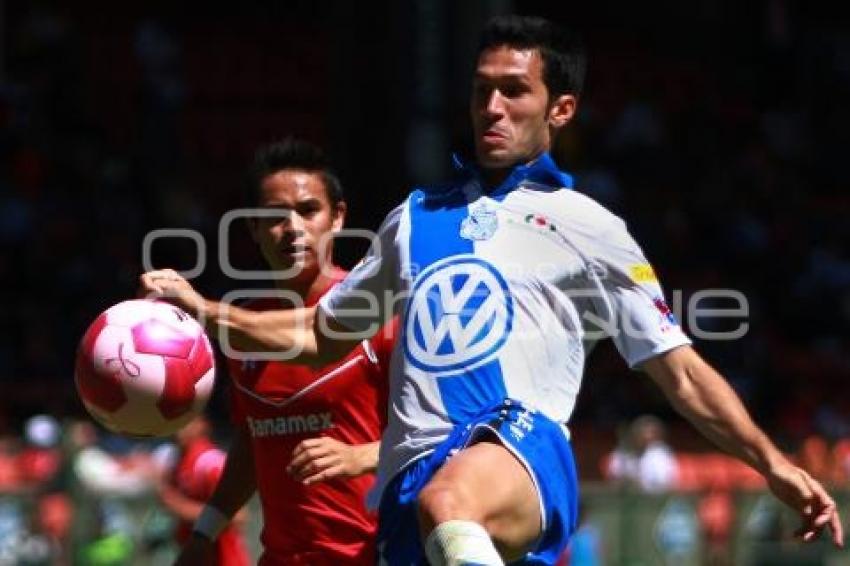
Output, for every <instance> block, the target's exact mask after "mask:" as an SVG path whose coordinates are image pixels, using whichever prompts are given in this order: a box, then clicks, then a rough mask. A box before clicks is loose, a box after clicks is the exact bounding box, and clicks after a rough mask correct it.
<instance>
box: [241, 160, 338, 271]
mask: <svg viewBox="0 0 850 566" xmlns="http://www.w3.org/2000/svg"><path fill="white" fill-rule="evenodd" d="M258 204H259V206H260V207H262V208H269V209H275V210H280V211H282V212H284V213H285V214H286V216H285V217H277V218H259V219H255V220H253V221H252V226H253V235H254V240H255V241H256V242H257V244H258V245H259V246H260V252H261V253H262V254H263V257H264V258H265V260H266V262H267V263H268V264H269V267H271V268H272V269H275V270H285V269H287V270H288V269H291V268H294V267H295V268H298V269H297V275H295V279H296V280H304V281H311V280H312V279H314V278H315V277H316V275H317V274H318V273H319V270H320V269H321V268H322V267H323V266H328V265H329V264H330V263H331V261H332V255H331V252H332V245H333V238H332V235H333V234H334V233H336V232H338V231H339V230H340V229H341V228H342V223H343V221H344V219H345V203H339V204H337V206H336V207H333V206H331V202H330V199H329V198H328V193H327V191H326V190H325V186H324V183H323V182H322V177H321V175H319V174H317V173H312V172H307V171H300V170H297V169H284V170H282V171H278V172H276V173H273V174H271V175H269V176H267V177H265V178H264V179H263V180H262V183H261V184H260V201H259V203H258Z"/></svg>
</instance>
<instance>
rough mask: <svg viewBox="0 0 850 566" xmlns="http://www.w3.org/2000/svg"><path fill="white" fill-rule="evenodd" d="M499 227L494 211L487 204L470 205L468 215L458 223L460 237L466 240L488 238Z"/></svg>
mask: <svg viewBox="0 0 850 566" xmlns="http://www.w3.org/2000/svg"><path fill="white" fill-rule="evenodd" d="M498 229H499V219H498V217H497V216H496V211H495V210H493V209H492V208H490V207H488V206H487V205H480V206H476V207H474V208H473V207H470V209H469V216H467V217H466V218H464V219H463V221H462V222H461V223H460V237H461V238H466V239H467V240H489V239H490V238H492V237H493V234H495V233H496V230H498Z"/></svg>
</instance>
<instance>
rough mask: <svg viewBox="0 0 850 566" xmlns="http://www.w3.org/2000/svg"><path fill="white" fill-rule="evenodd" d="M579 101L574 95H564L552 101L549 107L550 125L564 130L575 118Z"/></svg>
mask: <svg viewBox="0 0 850 566" xmlns="http://www.w3.org/2000/svg"><path fill="white" fill-rule="evenodd" d="M577 107H578V100H577V99H576V97H575V96H574V95H572V94H562V95H561V96H558V97H557V98H555V100H553V101H552V104H551V106H550V107H549V125H550V126H551V127H553V128H556V129H557V128H562V127H564V126H566V125H567V122H569V121H570V120H572V119H573V116H575V113H576V108H577Z"/></svg>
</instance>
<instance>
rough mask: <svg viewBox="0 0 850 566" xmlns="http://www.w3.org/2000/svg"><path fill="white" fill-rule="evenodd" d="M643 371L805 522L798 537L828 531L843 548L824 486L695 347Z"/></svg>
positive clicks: (809, 537) (661, 359) (662, 358)
mask: <svg viewBox="0 0 850 566" xmlns="http://www.w3.org/2000/svg"><path fill="white" fill-rule="evenodd" d="M644 369H645V370H646V372H647V373H649V375H650V376H651V377H652V379H653V380H654V381H655V382H656V383H657V384H658V385H659V386H660V387H661V389H662V390H663V391H664V394H665V395H666V396H667V398H668V399H669V400H670V402H671V403H672V404H673V406H674V407H675V408H676V410H677V411H679V413H681V414H682V415H683V416H684V417H685V418H687V419H688V420H689V421H690V422H691V423H692V424H693V425H694V426H695V427H696V428H697V429H698V430H699V431H700V432H702V433H703V434H704V435H705V436H706V437H708V438H709V439H710V440H712V441H713V442H714V443H715V444H717V445H718V446H720V447H721V448H723V449H724V450H726V451H728V452H729V453H731V454H732V455H734V456H736V457H738V458H740V459H741V460H743V461H744V462H746V463H747V464H749V465H750V466H752V467H753V468H755V469H756V470H758V471H759V472H760V473H761V474H762V475H763V476H764V477H765V479H766V480H767V482H768V486H769V487H770V489H771V491H773V493H774V494H775V495H776V496H777V497H778V498H779V499H780V500H781V501H783V502H784V503H786V504H787V505H789V506H790V507H792V508H793V509H794V510H795V511H797V512H798V513H799V514H800V516H801V518H802V525H801V528H800V529H799V531H798V533H797V534H798V535H799V536H800V537H802V539H803V540H804V541H810V540H813V539H815V538H816V537H817V535H818V534H819V533H820V532H821V531H822V530H823V529H824V528H825V527H826V528H828V529H829V530H830V531H831V532H832V540H833V542H834V543H835V544H836V545H838V546H843V541H844V534H843V531H842V526H841V520H840V517H839V514H838V510H837V509H836V506H835V501H833V499H832V498H831V497H830V496H829V495H828V494H827V493H826V490H824V488H823V487H822V486H821V484H820V483H819V482H817V481H816V480H815V479H813V478H812V477H811V476H809V474H807V473H806V472H805V471H804V470H802V469H801V468H798V467H797V466H795V465H794V464H792V463H791V462H790V461H789V460H788V459H787V458H786V457H785V456H784V455H783V454H782V453H781V452H780V451H779V450H778V449H777V448H776V446H774V444H773V443H772V442H771V441H770V439H768V438H767V436H766V435H765V434H764V433H763V432H762V431H761V429H759V427H758V426H756V424H755V423H754V422H753V420H752V419H751V418H750V416H749V414H748V413H747V410H746V409H745V408H744V405H743V404H742V403H741V400H740V399H739V398H738V396H737V394H736V393H735V392H734V391H733V390H732V388H731V387H730V386H729V384H728V383H727V382H726V380H725V379H724V378H723V377H722V376H721V375H720V374H719V373H718V372H717V371H716V370H715V369H714V368H712V367H711V366H710V365H709V364H708V363H707V362H706V361H705V360H703V359H702V358H701V357H700V356H699V354H697V353H696V351H695V350H694V349H693V348H691V347H690V346H681V347H679V348H676V349H674V350H671V351H669V352H667V353H664V354H662V355H660V356H657V357H655V358H652V359H650V360H648V361H647V362H646V363H645V364H644Z"/></svg>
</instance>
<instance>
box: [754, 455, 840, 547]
mask: <svg viewBox="0 0 850 566" xmlns="http://www.w3.org/2000/svg"><path fill="white" fill-rule="evenodd" d="M767 484H768V486H769V487H770V490H771V491H772V492H773V494H774V495H776V497H777V498H779V499H780V500H781V501H782V502H783V503H785V504H786V505H788V506H790V507H791V508H793V509H794V510H795V511H797V513H799V514H800V517H801V519H802V525H801V526H800V528H799V529H798V530H797V532H796V535H797V536H799V537H800V538H801V539H802V540H803V541H804V542H810V541H813V540H815V539H817V537H818V535H820V533H821V531H823V530H824V528H827V529H829V530H830V531H831V532H832V542H833V543H835V545H836V546H839V547H843V546H844V531H843V528H842V526H841V517H840V516H839V514H838V509H837V508H836V506H835V501H834V500H833V499H832V498H831V497H830V496H829V494H828V493H827V492H826V490H825V489H824V488H823V486H822V485H821V484H820V482H818V481H817V480H815V479H814V478H812V477H811V476H810V475H809V474H808V473H806V472H805V471H804V470H803V469H801V468H798V467H797V466H794V465H793V464H791V463H786V464H782V465H781V466H779V467H778V468H776V469H775V470H773V471H772V472H771V473H770V474H768V475H767Z"/></svg>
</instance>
